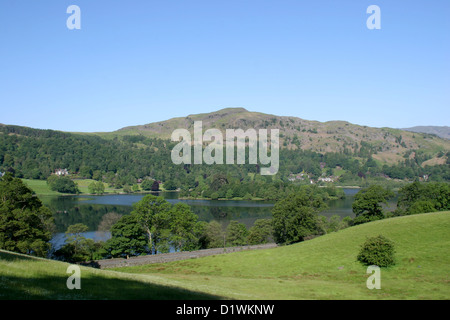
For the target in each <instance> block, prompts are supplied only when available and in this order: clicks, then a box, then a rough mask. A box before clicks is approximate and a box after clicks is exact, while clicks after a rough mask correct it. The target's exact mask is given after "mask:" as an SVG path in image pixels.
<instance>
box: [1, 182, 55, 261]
mask: <svg viewBox="0 0 450 320" xmlns="http://www.w3.org/2000/svg"><path fill="white" fill-rule="evenodd" d="M52 227H53V215H52V213H51V211H50V210H49V209H48V208H47V207H45V206H44V205H43V204H42V202H41V201H40V200H39V198H38V197H36V196H34V195H33V192H32V191H31V189H30V188H28V187H27V186H26V185H25V184H24V183H23V182H22V180H21V179H19V178H14V177H13V176H12V175H11V174H10V173H6V174H5V175H4V176H3V177H2V178H1V179H0V248H1V249H5V250H9V251H14V252H19V253H25V254H30V255H36V256H41V257H45V256H46V255H47V252H48V250H49V249H50V243H49V241H50V239H51V237H52V233H51V230H52Z"/></svg>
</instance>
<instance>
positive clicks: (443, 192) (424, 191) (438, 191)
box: [396, 182, 450, 215]
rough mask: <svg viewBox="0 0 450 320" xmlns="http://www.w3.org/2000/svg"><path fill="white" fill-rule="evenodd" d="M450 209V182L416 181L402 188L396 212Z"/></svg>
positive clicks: (407, 212)
mask: <svg viewBox="0 0 450 320" xmlns="http://www.w3.org/2000/svg"><path fill="white" fill-rule="evenodd" d="M449 209H450V184H448V183H437V182H431V183H420V182H414V183H412V184H410V185H407V186H405V187H403V188H401V189H400V191H399V198H398V203H397V210H396V214H398V215H406V214H417V213H425V212H435V211H445V210H449Z"/></svg>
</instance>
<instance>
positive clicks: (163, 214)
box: [131, 194, 171, 252]
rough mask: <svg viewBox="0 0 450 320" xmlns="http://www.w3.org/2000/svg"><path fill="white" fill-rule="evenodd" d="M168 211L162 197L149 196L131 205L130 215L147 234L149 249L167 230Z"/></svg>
mask: <svg viewBox="0 0 450 320" xmlns="http://www.w3.org/2000/svg"><path fill="white" fill-rule="evenodd" d="M170 209H171V206H170V203H168V202H167V201H166V200H165V199H164V198H163V197H156V196H154V195H150V194H149V195H146V196H145V197H143V198H142V199H141V200H140V201H138V202H136V203H134V204H133V211H132V212H131V215H133V216H135V217H136V221H138V223H139V224H140V225H141V227H142V228H143V229H144V230H145V232H146V233H147V239H148V247H149V248H150V249H151V248H154V247H156V245H157V242H158V241H159V240H160V239H161V235H162V234H161V232H162V230H163V229H167V223H166V220H167V214H168V213H169V211H170ZM157 233H159V234H157ZM156 251H157V250H155V252H156Z"/></svg>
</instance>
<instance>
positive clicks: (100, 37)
mask: <svg viewBox="0 0 450 320" xmlns="http://www.w3.org/2000/svg"><path fill="white" fill-rule="evenodd" d="M71 4H75V5H78V6H79V7H80V9H81V30H69V29H68V28H67V27H66V20H67V18H68V17H69V15H70V14H67V13H66V9H67V7H68V6H69V5H71ZM372 4H375V5H378V6H379V7H380V9H381V30H369V29H368V28H367V27H366V20H367V18H368V17H369V14H367V13H366V9H367V7H368V6H369V5H372ZM449 16H450V1H448V0H441V1H425V0H423V1H415V0H407V1H406V0H404V1H402V0H395V1H393V0H389V1H385V0H369V1H367V0H327V1H325V0H315V1H312V0H311V1H300V0H289V1H288V0H202V1H200V0H170V1H168V0H158V1H152V0H143V1H135V0H129V1H113V0H109V1H103V0H95V1H92V0H86V1H81V0H70V1H66V0H46V1H32V0H28V1H22V0H1V2H0V123H5V124H16V125H24V126H30V127H34V128H49V129H57V130H64V131H86V132H93V131H113V130H116V129H119V128H122V127H125V126H129V125H138V124H145V123H149V122H154V121H161V120H166V119H169V118H172V117H178V116H186V115H188V114H194V113H203V112H211V111H215V110H218V109H222V108H226V107H244V108H246V109H248V110H250V111H259V112H264V113H270V114H276V115H282V116H297V117H300V118H303V119H308V120H318V121H329V120H347V121H349V122H352V123H356V124H360V125H369V126H374V127H384V126H388V127H396V128H399V127H409V126H414V125H450V121H449V118H450V117H449V109H450V18H449Z"/></svg>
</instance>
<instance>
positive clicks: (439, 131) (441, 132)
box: [402, 126, 450, 139]
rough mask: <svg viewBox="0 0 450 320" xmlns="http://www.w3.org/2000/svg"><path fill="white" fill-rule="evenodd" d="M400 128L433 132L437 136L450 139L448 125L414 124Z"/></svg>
mask: <svg viewBox="0 0 450 320" xmlns="http://www.w3.org/2000/svg"><path fill="white" fill-rule="evenodd" d="M402 130H406V131H411V132H420V133H429V134H435V135H437V136H438V137H441V138H444V139H450V127H448V126H415V127H411V128H404V129H402Z"/></svg>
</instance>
